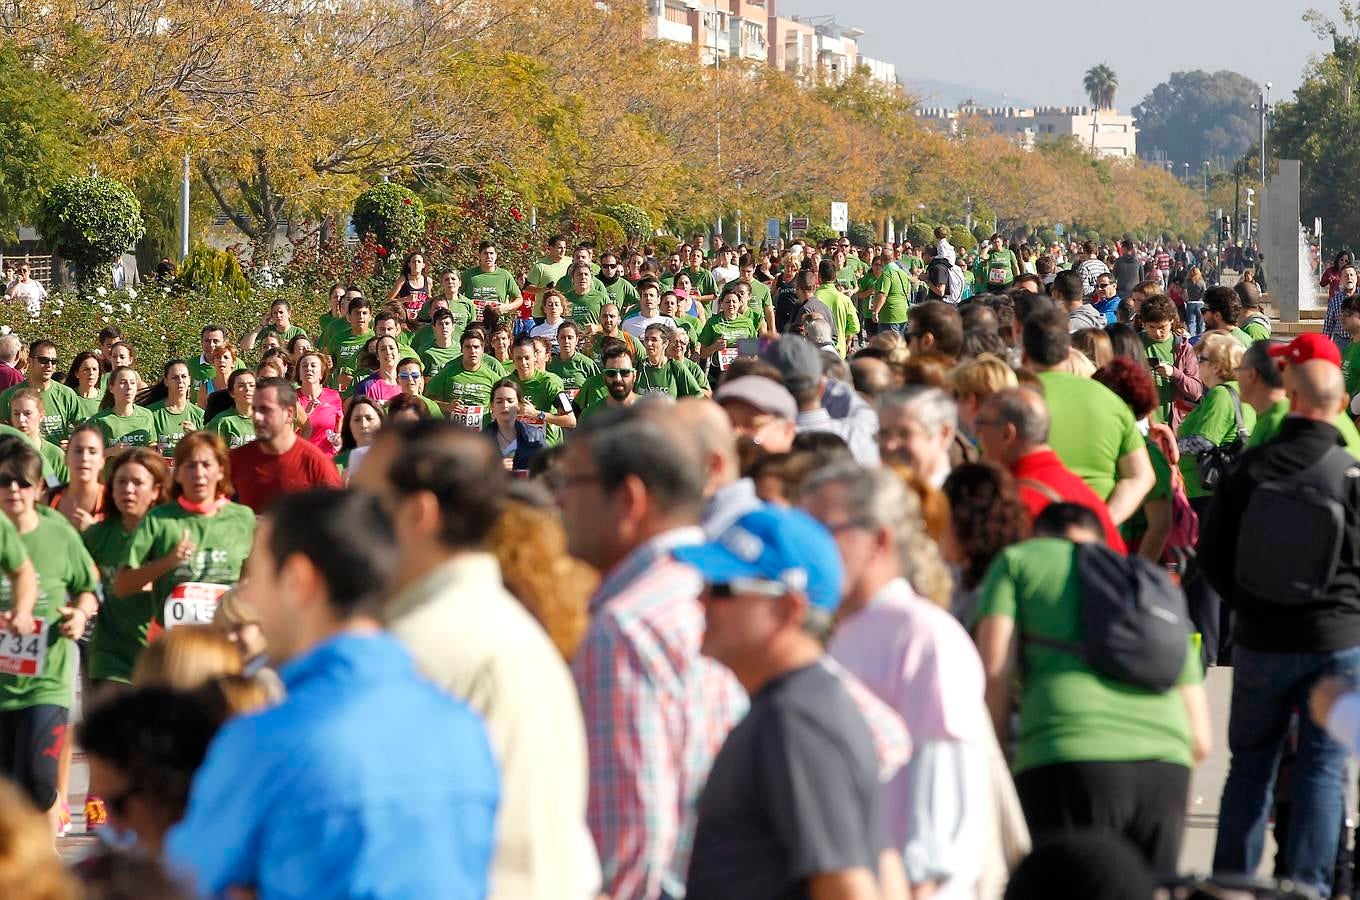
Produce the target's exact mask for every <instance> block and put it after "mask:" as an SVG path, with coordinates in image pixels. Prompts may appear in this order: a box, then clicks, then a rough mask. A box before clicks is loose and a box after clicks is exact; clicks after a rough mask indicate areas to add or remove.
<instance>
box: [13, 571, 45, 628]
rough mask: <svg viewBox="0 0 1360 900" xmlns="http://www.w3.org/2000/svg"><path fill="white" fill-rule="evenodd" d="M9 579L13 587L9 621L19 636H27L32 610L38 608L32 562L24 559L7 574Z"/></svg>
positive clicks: (34, 572)
mask: <svg viewBox="0 0 1360 900" xmlns="http://www.w3.org/2000/svg"><path fill="white" fill-rule="evenodd" d="M9 579H10V584H12V585H13V586H14V609H13V610H12V611H11V612H10V614H9V620H10V622H11V623H13V624H14V626H15V630H16V631H18V632H19V633H20V634H28V633H29V632H31V631H32V630H33V610H35V609H37V606H38V572H37V570H36V569H34V568H33V560H31V559H25V560H24V561H23V564H22V565H20V566H19V568H17V569H15V570H14V571H13V572H10V573H9Z"/></svg>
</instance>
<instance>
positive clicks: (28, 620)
mask: <svg viewBox="0 0 1360 900" xmlns="http://www.w3.org/2000/svg"><path fill="white" fill-rule="evenodd" d="M4 619H5V627H6V628H7V629H8V630H9V632H10V634H21V635H24V636H27V635H30V634H32V633H33V624H34V623H33V613H21V612H19V611H17V610H15V611H14V612H8V613H5V617H4Z"/></svg>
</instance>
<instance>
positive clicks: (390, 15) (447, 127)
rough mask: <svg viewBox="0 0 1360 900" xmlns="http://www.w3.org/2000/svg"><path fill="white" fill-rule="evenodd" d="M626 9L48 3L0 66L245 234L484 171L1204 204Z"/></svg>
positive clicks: (811, 201) (786, 203) (705, 194)
mask: <svg viewBox="0 0 1360 900" xmlns="http://www.w3.org/2000/svg"><path fill="white" fill-rule="evenodd" d="M645 15H646V14H645V9H644V5H643V0H621V2H610V3H609V4H599V3H597V2H595V0H503V2H500V3H497V4H493V5H488V4H485V3H481V2H474V0H422V2H421V3H418V4H417V3H407V2H397V0H343V2H340V3H336V2H331V0H197V2H194V3H187V2H184V0H48V2H47V3H46V4H45V5H44V6H43V7H42V8H41V10H39V9H38V8H37V6H36V5H29V4H16V5H11V6H7V7H6V8H5V9H4V10H2V11H0V31H3V33H4V34H5V35H6V38H7V40H8V50H9V51H10V55H9V56H7V57H6V58H5V59H4V60H0V67H7V70H6V71H4V72H0V76H11V75H14V74H16V73H17V75H19V76H22V75H23V74H24V72H25V71H26V72H27V73H28V74H29V75H30V76H31V79H32V81H33V84H34V86H35V87H34V89H35V90H38V89H41V90H42V91H43V92H45V93H44V94H43V95H44V96H47V95H50V94H51V93H52V92H53V91H54V90H57V91H60V92H61V94H62V99H63V102H65V103H69V104H70V106H71V108H72V110H74V112H73V113H72V114H71V115H68V116H64V117H63V118H62V119H61V121H59V122H54V123H53V127H54V128H56V127H60V128H61V129H64V132H63V133H64V134H65V133H69V132H71V131H77V132H78V139H75V140H70V139H68V141H67V143H68V144H69V145H71V146H72V150H73V152H72V154H71V158H72V159H75V158H79V159H81V160H88V161H90V162H93V163H95V164H97V165H98V166H99V168H100V171H101V172H103V173H106V174H109V175H111V176H114V177H117V178H120V179H122V180H123V181H125V182H126V183H128V184H132V185H134V186H138V185H148V186H149V185H150V184H152V183H157V184H158V183H159V182H161V181H164V180H166V178H167V176H169V177H171V178H173V173H175V172H177V171H178V160H179V159H180V158H181V157H182V156H183V155H184V154H188V155H189V156H190V158H191V159H192V161H193V174H194V181H195V194H196V204H197V213H198V215H203V214H204V211H205V209H208V208H211V209H216V210H219V211H220V212H222V213H225V214H226V215H227V216H228V217H229V221H230V222H231V223H232V224H233V225H234V226H235V228H236V229H237V230H238V231H239V232H240V233H241V234H242V235H243V236H244V237H245V238H248V239H250V240H251V241H252V242H253V243H254V244H255V245H256V247H257V248H259V249H261V250H262V251H263V252H268V251H269V250H270V248H271V246H272V244H273V242H274V241H275V240H276V235H277V234H278V231H279V226H280V223H282V222H285V221H286V222H288V223H289V227H290V228H291V229H292V230H293V231H294V232H298V233H299V234H296V235H295V236H297V237H305V236H306V234H305V233H306V232H308V231H310V232H313V233H314V234H313V236H314V237H315V238H316V239H318V240H319V241H320V242H321V243H326V242H327V240H328V239H329V238H330V237H331V236H332V235H333V234H334V233H335V230H336V228H337V226H338V225H339V223H340V222H341V220H342V218H343V217H344V216H345V215H347V214H348V213H349V212H350V210H351V209H352V208H353V204H354V201H355V198H356V197H358V195H359V194H360V193H361V192H362V191H364V190H365V189H366V188H369V187H372V186H373V185H374V184H377V183H379V182H381V181H382V180H383V179H384V177H385V178H387V179H389V180H390V181H391V182H393V183H396V184H401V185H403V186H405V187H408V188H410V189H412V190H414V191H415V192H416V193H417V194H419V196H420V197H421V198H423V200H424V201H425V203H426V204H428V205H429V207H430V208H431V210H433V211H435V212H437V213H441V214H442V211H445V210H449V209H457V208H459V206H460V205H461V204H465V203H470V202H473V201H474V200H475V198H476V196H477V195H478V191H479V190H480V189H481V188H484V187H486V186H496V188H497V189H498V190H504V191H508V192H513V195H514V196H515V197H517V198H519V203H520V205H522V206H525V207H527V206H530V205H532V206H535V207H537V208H538V210H539V211H540V214H541V215H543V216H544V217H545V218H547V217H550V216H556V215H557V214H558V213H561V212H563V211H569V212H571V213H572V214H575V213H576V212H582V213H585V212H594V211H601V210H607V209H609V208H612V207H615V206H618V205H620V204H632V205H634V206H636V207H638V208H640V209H641V210H642V211H643V212H644V213H646V214H647V215H648V216H649V217H650V218H651V220H652V221H653V222H656V223H658V224H667V225H670V226H671V227H672V228H675V229H679V228H681V227H689V226H692V225H696V224H699V223H704V222H711V221H712V220H713V219H715V218H717V217H719V216H721V217H722V218H723V219H724V220H725V221H727V222H733V221H735V220H736V219H737V217H740V219H741V220H742V221H744V222H748V223H750V222H757V221H761V220H763V219H764V218H766V217H768V216H776V217H783V216H784V215H786V214H807V215H811V216H812V218H813V219H814V220H815V221H816V220H823V221H824V220H825V218H826V216H827V210H828V208H829V205H830V203H831V202H832V201H844V202H847V203H849V204H850V208H851V215H852V218H853V219H855V220H856V221H860V222H870V223H874V224H875V225H876V226H877V227H879V228H880V233H881V227H882V225H883V223H885V222H886V221H887V219H888V218H890V217H892V218H895V219H896V220H897V221H898V222H899V223H902V222H905V221H906V220H907V219H908V217H909V216H910V215H911V214H912V213H913V212H916V211H918V210H920V209H922V208H924V209H925V210H927V213H926V215H927V216H929V217H930V218H931V219H933V220H934V221H950V222H961V221H962V220H963V218H964V205H965V198H970V199H971V203H972V211H973V214H974V217H975V218H980V219H991V218H995V219H997V220H998V221H999V222H1000V223H1001V224H1003V225H1008V224H1009V225H1015V226H1019V225H1024V224H1028V223H1033V222H1039V221H1042V222H1066V223H1081V224H1083V225H1086V226H1088V227H1090V228H1093V229H1096V228H1098V229H1099V230H1100V231H1101V233H1104V234H1115V233H1118V232H1125V231H1127V232H1132V233H1152V232H1161V231H1164V230H1170V231H1173V232H1177V233H1181V234H1185V235H1186V236H1190V237H1195V236H1198V235H1199V234H1200V233H1201V232H1202V231H1203V230H1204V228H1205V225H1206V224H1207V219H1206V217H1205V215H1204V210H1203V208H1202V203H1199V205H1196V199H1195V195H1194V192H1192V191H1188V190H1186V189H1185V188H1183V187H1180V186H1178V185H1177V184H1176V182H1175V180H1174V179H1173V178H1170V177H1169V176H1166V175H1165V173H1161V172H1159V171H1157V170H1153V169H1151V168H1148V167H1144V166H1143V165H1142V164H1140V163H1137V162H1127V163H1126V162H1114V161H1100V160H1094V159H1092V158H1091V157H1090V156H1089V155H1088V154H1085V153H1083V152H1081V151H1080V148H1079V147H1077V146H1075V145H1074V146H1066V145H1056V146H1049V145H1045V146H1042V147H1041V148H1039V149H1038V150H1036V151H1035V152H1027V151H1024V150H1021V149H1020V148H1018V147H1016V146H1015V145H1013V144H1011V143H1010V142H1008V141H1006V140H1004V139H1002V138H1001V137H999V136H996V135H988V134H984V133H977V132H975V131H974V130H971V129H965V132H964V134H963V136H961V137H952V136H948V135H945V134H941V133H939V132H936V131H933V130H931V129H930V128H928V127H927V126H926V125H925V124H924V123H923V122H922V121H921V120H920V119H918V118H917V117H916V116H915V115H913V112H912V107H913V100H912V98H910V97H908V96H907V95H905V94H904V93H902V92H901V91H899V90H898V89H896V88H893V87H889V86H885V85H881V84H877V83H874V82H872V81H871V80H870V79H869V78H868V77H867V75H866V74H865V73H862V72H861V73H856V74H854V75H852V76H851V77H849V78H848V79H846V80H845V81H844V82H842V83H838V84H829V83H828V84H818V83H811V84H809V83H806V82H800V81H798V80H795V78H794V77H793V76H791V75H788V74H786V73H783V72H780V71H777V70H775V69H773V68H772V67H770V66H766V65H759V64H753V63H742V62H738V61H733V62H732V63H730V64H728V63H724V65H723V66H722V68H721V69H720V70H719V69H715V68H713V67H705V66H703V65H701V64H700V61H699V59H698V56H697V54H696V52H695V50H694V48H692V47H690V46H687V45H682V44H675V43H670V42H664V41H653V40H648V39H646V38H645V36H644V22H645ZM12 80H13V79H12V78H6V77H0V86H4V85H6V84H9V83H11V82H12ZM21 80H22V79H21ZM0 100H3V94H0ZM719 134H721V146H719ZM3 176H4V169H3V166H0V177H3ZM24 177H25V178H27V179H28V180H29V181H30V182H32V183H36V184H40V183H42V179H41V178H35V177H34V176H32V175H31V174H25V175H24ZM138 193H139V195H140V194H142V191H141V190H139V191H138ZM153 195H154V196H155V197H158V198H159V199H161V200H162V201H164V202H173V191H166V190H164V189H163V187H162V188H160V189H159V190H151V189H148V190H147V192H146V195H145V196H144V197H143V199H144V200H145V199H147V197H148V196H153ZM0 211H2V210H0ZM147 212H148V215H149V217H151V218H153V219H154V218H155V217H156V216H157V215H159V214H158V212H157V210H156V209H155V208H154V207H151V208H148V210H147ZM432 218H436V219H438V218H439V216H438V215H435V216H432ZM577 218H578V219H579V218H582V217H581V216H577ZM160 231H164V229H160ZM153 232H157V229H153ZM157 233H159V232H157ZM535 249H536V248H535Z"/></svg>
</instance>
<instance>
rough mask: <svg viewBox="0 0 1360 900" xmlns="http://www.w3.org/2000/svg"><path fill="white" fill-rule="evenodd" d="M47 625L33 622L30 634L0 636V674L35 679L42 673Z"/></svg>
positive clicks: (39, 621)
mask: <svg viewBox="0 0 1360 900" xmlns="http://www.w3.org/2000/svg"><path fill="white" fill-rule="evenodd" d="M46 625H47V623H46V621H45V620H43V619H38V618H35V619H34V620H33V631H32V633H31V634H12V633H10V632H8V631H6V632H4V633H2V634H0V672H3V673H5V674H6V675H28V676H30V677H36V676H38V675H41V674H42V673H43V659H44V657H46V656H47V627H46Z"/></svg>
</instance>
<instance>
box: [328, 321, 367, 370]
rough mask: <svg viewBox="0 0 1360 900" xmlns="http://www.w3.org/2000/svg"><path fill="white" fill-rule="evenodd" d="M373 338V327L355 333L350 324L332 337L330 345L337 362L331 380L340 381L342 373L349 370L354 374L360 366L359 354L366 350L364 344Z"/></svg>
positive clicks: (332, 355) (331, 352)
mask: <svg viewBox="0 0 1360 900" xmlns="http://www.w3.org/2000/svg"><path fill="white" fill-rule="evenodd" d="M371 340H373V329H371V328H370V329H369V330H368V331H365V332H364V333H363V334H355V333H354V331H353V330H352V329H351V328H350V327H349V326H348V325H346V326H345V330H344V331H341V332H338V333H337V334H336V335H335V336H334V337H333V338H332V339H331V345H330V348H329V350H330V354H331V359H332V360H334V362H335V368H333V369H332V370H331V381H332V382H333V383H337V384H338V383H339V381H340V374H341V373H342V372H348V373H349V374H351V375H353V374H354V373H355V371H356V370H358V368H359V354H360V353H362V352H363V351H364V345H365V344H367V343H368V342H369V341H371Z"/></svg>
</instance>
